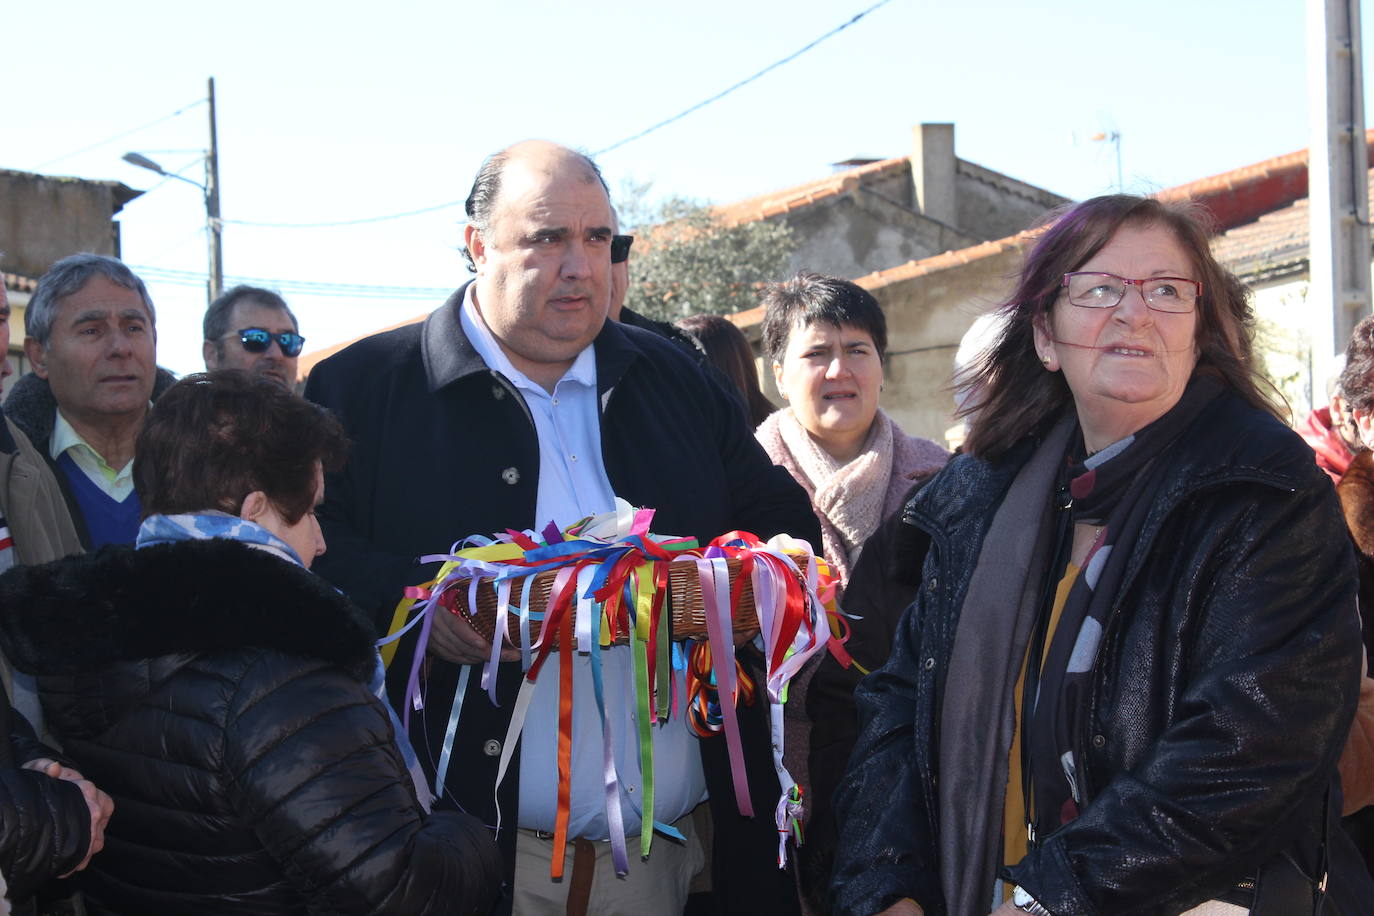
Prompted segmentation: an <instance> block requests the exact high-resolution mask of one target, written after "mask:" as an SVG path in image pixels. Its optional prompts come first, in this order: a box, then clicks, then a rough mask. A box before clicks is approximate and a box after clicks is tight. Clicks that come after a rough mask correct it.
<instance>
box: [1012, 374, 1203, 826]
mask: <svg viewBox="0 0 1374 916" xmlns="http://www.w3.org/2000/svg"><path fill="white" fill-rule="evenodd" d="M1221 392H1222V383H1221V382H1220V381H1218V380H1217V379H1215V378H1213V377H1211V376H1199V377H1197V378H1195V379H1194V380H1193V381H1192V382H1190V383H1189V385H1188V388H1187V390H1186V391H1185V392H1184V394H1183V397H1182V398H1180V399H1179V402H1178V403H1177V404H1175V405H1174V406H1173V407H1172V408H1171V409H1170V410H1169V412H1168V413H1166V414H1164V416H1162V417H1160V418H1159V419H1158V420H1155V421H1154V422H1153V423H1151V424H1149V425H1148V426H1146V427H1144V428H1143V429H1140V430H1138V431H1137V432H1135V433H1134V434H1132V435H1130V436H1127V437H1126V438H1124V439H1121V440H1120V441H1118V442H1114V443H1112V444H1111V445H1109V446H1108V447H1107V448H1104V449H1103V450H1102V451H1100V452H1097V453H1096V454H1093V455H1085V449H1084V448H1083V445H1082V439H1081V437H1080V438H1079V439H1078V443H1077V445H1076V446H1071V447H1070V451H1069V454H1068V456H1067V457H1068V461H1067V468H1066V470H1065V472H1064V474H1063V476H1062V477H1061V496H1066V497H1068V498H1066V499H1062V500H1061V501H1060V503H1059V505H1061V506H1064V504H1065V503H1068V504H1069V505H1068V506H1067V507H1066V508H1067V509H1068V511H1066V512H1061V513H1060V515H1061V517H1060V524H1059V531H1060V534H1059V551H1058V554H1057V559H1056V560H1055V561H1054V562H1053V563H1052V564H1051V568H1050V570H1049V577H1048V578H1049V580H1050V581H1049V582H1048V583H1047V584H1046V586H1045V590H1044V599H1043V602H1042V611H1041V614H1040V618H1039V620H1038V621H1037V624H1036V630H1035V633H1034V636H1033V637H1032V643H1031V652H1030V662H1029V663H1028V667H1027V672H1026V682H1025V683H1026V688H1025V696H1026V697H1028V698H1034V701H1033V702H1030V701H1028V702H1026V703H1025V704H1024V705H1025V706H1026V707H1028V708H1027V709H1026V711H1025V712H1024V713H1023V723H1024V724H1025V729H1024V731H1023V732H1022V734H1023V735H1025V736H1027V739H1023V744H1022V756H1023V760H1022V765H1023V770H1022V771H1023V774H1026V776H1027V777H1028V778H1029V779H1030V785H1031V798H1033V800H1034V808H1033V809H1032V810H1033V812H1034V819H1035V828H1036V829H1035V833H1036V836H1037V837H1044V836H1047V835H1048V834H1050V833H1052V832H1053V831H1054V830H1055V829H1057V828H1058V827H1060V826H1062V825H1063V824H1066V823H1068V822H1069V821H1071V820H1073V819H1074V818H1075V817H1077V816H1078V812H1079V809H1080V808H1081V807H1082V805H1083V804H1085V803H1086V801H1087V799H1085V798H1084V797H1083V793H1082V787H1081V786H1080V785H1079V784H1078V779H1077V774H1078V771H1079V767H1078V761H1077V757H1076V755H1077V753H1078V750H1079V749H1078V746H1077V741H1076V738H1077V737H1078V736H1082V735H1086V734H1088V730H1089V726H1090V723H1089V722H1088V721H1087V718H1088V695H1089V692H1090V690H1091V688H1092V671H1093V666H1094V663H1095V661H1096V659H1097V652H1098V649H1099V647H1100V644H1101V639H1102V634H1103V631H1104V629H1105V627H1106V625H1107V623H1108V622H1109V618H1110V616H1111V614H1112V613H1113V609H1114V608H1115V607H1116V602H1117V599H1118V598H1120V594H1119V589H1120V586H1121V580H1122V576H1123V574H1124V573H1125V567H1126V561H1127V559H1128V558H1129V557H1130V555H1131V553H1132V552H1133V551H1132V548H1133V547H1134V546H1135V542H1136V539H1137V538H1138V537H1139V535H1140V532H1141V529H1142V527H1143V525H1144V522H1145V517H1146V515H1147V514H1148V513H1149V511H1150V509H1151V508H1152V507H1153V506H1154V497H1155V494H1156V493H1157V485H1158V482H1157V481H1156V479H1155V477H1156V474H1155V473H1154V472H1155V471H1157V470H1158V468H1157V467H1156V464H1155V458H1156V457H1158V456H1159V455H1161V454H1163V453H1165V452H1166V450H1167V449H1168V448H1169V447H1170V446H1171V445H1172V444H1173V443H1174V442H1176V441H1177V440H1178V439H1179V438H1180V437H1181V436H1182V435H1183V434H1184V432H1185V431H1186V430H1187V428H1188V426H1189V425H1190V424H1191V423H1192V422H1193V421H1194V420H1195V419H1196V418H1197V416H1198V415H1199V414H1200V413H1201V412H1202V410H1203V409H1204V408H1206V406H1207V405H1208V404H1210V403H1211V402H1212V401H1213V400H1214V399H1215V398H1216V397H1217V396H1218V395H1220V394H1221ZM1077 523H1087V524H1091V525H1098V526H1101V531H1100V532H1099V533H1098V535H1097V538H1096V539H1095V540H1094V541H1093V544H1092V546H1091V547H1090V548H1089V550H1088V553H1087V556H1086V557H1085V558H1084V560H1083V564H1082V567H1081V569H1080V572H1079V575H1078V577H1077V579H1076V580H1075V581H1074V583H1073V585H1072V587H1071V588H1070V590H1069V594H1068V596H1067V598H1066V599H1065V601H1064V607H1063V610H1062V612H1061V614H1060V618H1059V623H1058V625H1057V627H1056V628H1055V632H1054V636H1053V638H1052V639H1051V640H1050V645H1049V650H1048V652H1045V651H1043V649H1044V640H1045V629H1046V627H1047V626H1048V621H1049V616H1050V609H1051V607H1052V605H1053V603H1054V596H1055V592H1056V591H1057V587H1058V582H1059V579H1060V578H1061V577H1062V576H1063V574H1064V572H1065V566H1066V565H1067V563H1068V560H1069V549H1070V545H1071V544H1072V541H1073V526H1074V525H1075V524H1077ZM1042 657H1043V660H1044V661H1043V664H1042V665H1041V666H1039V670H1038V672H1037V670H1036V669H1037V666H1036V664H1035V662H1036V661H1038V660H1040V659H1041V658H1042ZM1027 764H1029V765H1028V766H1027ZM1023 778H1025V777H1023Z"/></svg>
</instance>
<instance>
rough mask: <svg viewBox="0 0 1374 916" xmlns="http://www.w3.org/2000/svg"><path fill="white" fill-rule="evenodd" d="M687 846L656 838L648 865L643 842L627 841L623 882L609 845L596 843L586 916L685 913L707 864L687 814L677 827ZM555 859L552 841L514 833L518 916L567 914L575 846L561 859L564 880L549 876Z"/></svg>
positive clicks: (636, 840) (637, 839)
mask: <svg viewBox="0 0 1374 916" xmlns="http://www.w3.org/2000/svg"><path fill="white" fill-rule="evenodd" d="M673 826H674V827H676V828H677V829H678V830H679V831H681V832H682V835H683V836H684V837H686V839H687V843H686V844H685V845H684V844H681V843H676V842H674V841H673V840H670V839H668V838H667V837H664V836H656V837H654V843H653V848H652V849H651V850H650V853H649V861H647V862H644V861H641V860H640V858H639V838H638V837H630V838H628V844H629V847H630V849H629V854H630V872H629V874H627V875H626V876H625V877H624V878H618V877H616V874H615V865H614V864H613V863H612V861H611V844H610V843H597V844H596V872H595V874H594V876H593V877H592V890H591V899H590V900H589V902H588V905H587V912H588V913H595V914H596V916H645V914H652V913H673V914H676V913H681V912H682V908H683V907H684V906H686V904H687V893H688V889H689V888H690V886H691V884H692V878H693V877H694V876H695V875H696V874H697V872H699V871H701V869H702V866H703V865H704V864H705V862H706V855H705V853H704V852H703V851H702V848H701V843H700V842H699V840H698V838H697V834H696V830H695V829H694V827H693V825H692V816H691V815H690V814H689V815H687V816H686V817H684V818H682V819H681V820H680V821H678V822H677V823H676V824H674V825H673ZM552 861H553V841H552V840H548V839H544V838H543V837H541V836H539V835H537V834H535V833H534V832H533V831H530V830H517V831H516V833H515V888H514V895H513V897H514V906H513V913H514V916H563V914H564V913H565V912H566V910H567V904H568V885H569V879H570V877H571V876H572V867H573V844H572V843H571V842H569V843H568V848H567V853H566V855H565V856H564V861H563V879H562V880H561V881H554V880H553V879H551V878H550V877H549V866H550V864H551V863H552Z"/></svg>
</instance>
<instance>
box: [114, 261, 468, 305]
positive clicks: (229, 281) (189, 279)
mask: <svg viewBox="0 0 1374 916" xmlns="http://www.w3.org/2000/svg"><path fill="white" fill-rule="evenodd" d="M130 269H131V270H133V271H134V272H135V273H137V274H138V275H139V276H140V277H142V278H143V279H144V280H145V281H146V280H156V281H159V282H162V283H170V284H172V285H173V286H204V285H205V283H206V280H207V279H208V277H206V275H205V274H203V273H200V272H198V271H194V270H173V269H171V268H166V267H150V266H146V265H136V264H131V265H130ZM224 279H225V285H226V286H230V285H235V284H239V283H245V284H248V285H249V286H260V287H266V288H268V289H275V290H278V291H280V292H283V293H300V294H302V295H309V296H342V297H350V298H358V299H435V298H441V297H446V296H448V295H450V294H451V293H452V292H453V289H452V288H451V287H435V286H369V285H367V284H362V283H328V282H320V281H314V280H277V279H269V278H265V277H239V276H232V277H230V276H226V277H225V278H224Z"/></svg>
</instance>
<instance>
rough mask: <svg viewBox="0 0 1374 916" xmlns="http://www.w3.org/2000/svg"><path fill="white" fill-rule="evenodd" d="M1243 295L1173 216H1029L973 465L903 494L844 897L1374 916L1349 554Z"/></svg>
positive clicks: (870, 906) (844, 849) (1120, 198)
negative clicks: (899, 601) (908, 592)
mask: <svg viewBox="0 0 1374 916" xmlns="http://www.w3.org/2000/svg"><path fill="white" fill-rule="evenodd" d="M1247 296H1248V291H1247V290H1246V289H1245V288H1244V287H1243V286H1242V285H1241V284H1240V283H1239V281H1237V280H1236V279H1235V277H1233V276H1231V275H1230V274H1229V273H1227V272H1226V271H1225V269H1224V268H1222V267H1221V266H1220V265H1219V264H1218V263H1217V262H1216V260H1215V259H1214V258H1213V257H1212V254H1211V251H1210V249H1209V246H1208V238H1207V233H1206V231H1205V229H1204V227H1203V224H1202V223H1201V222H1200V221H1199V219H1198V217H1197V216H1196V214H1195V213H1194V212H1193V211H1191V210H1189V209H1188V208H1186V207H1181V206H1175V205H1171V204H1166V203H1162V202H1160V201H1158V200H1153V199H1149V198H1139V197H1133V196H1129V195H1112V196H1107V197H1099V198H1095V199H1093V200H1089V201H1085V202H1084V203H1081V204H1077V205H1073V206H1071V207H1068V208H1066V209H1065V210H1064V211H1062V212H1060V213H1058V214H1057V215H1056V217H1055V218H1054V220H1053V221H1052V223H1051V224H1050V225H1049V226H1048V227H1047V228H1045V229H1044V230H1043V232H1042V233H1041V235H1040V237H1039V239H1038V240H1037V241H1036V243H1035V245H1034V247H1033V249H1032V250H1031V252H1030V253H1029V254H1028V256H1027V258H1026V263H1025V266H1024V268H1023V270H1022V272H1021V276H1020V281H1019V283H1018V285H1017V288H1016V291H1015V292H1014V293H1013V294H1012V296H1011V298H1010V300H1009V302H1008V303H1007V305H1006V306H1005V307H1004V308H1003V312H1004V314H1005V316H1006V321H1005V323H1004V325H1003V327H1002V331H1001V334H1000V337H999V338H998V340H997V341H996V342H995V343H994V344H993V345H992V346H991V347H990V348H989V349H988V350H987V351H986V352H985V354H984V356H983V358H982V359H981V360H980V361H978V362H976V363H975V367H976V368H975V369H974V371H973V373H972V375H971V376H970V377H968V378H966V379H965V380H964V381H965V383H966V384H968V385H969V387H970V388H971V390H973V392H974V394H973V399H972V402H970V403H969V404H967V405H966V406H965V412H966V413H968V414H970V415H972V416H973V417H974V420H973V425H972V428H971V430H970V431H969V435H968V437H967V439H966V440H965V448H966V450H967V451H966V453H965V454H963V455H960V456H959V457H957V458H955V459H954V460H953V461H951V462H950V464H949V465H948V466H947V467H946V468H945V469H944V470H943V471H942V472H941V473H940V474H939V475H938V476H937V477H936V478H935V479H934V480H933V481H931V482H930V483H929V484H928V485H927V486H926V487H925V488H924V489H922V490H921V492H920V493H919V494H917V495H916V496H915V497H914V498H913V499H912V500H911V501H909V502H908V503H907V505H906V506H905V507H904V509H903V514H902V519H903V521H904V524H905V525H906V526H907V527H909V528H910V529H911V536H910V537H908V538H906V539H905V540H904V541H903V543H904V544H906V545H907V555H906V556H904V557H903V558H902V562H903V563H904V564H911V565H912V566H913V567H914V568H915V569H918V570H919V575H918V576H917V579H918V584H917V587H916V590H915V601H914V602H913V603H912V604H911V605H910V607H909V608H908V609H907V610H906V612H905V613H904V614H903V615H902V616H901V620H900V623H899V624H898V625H897V627H896V634H895V637H894V641H893V647H892V653H891V656H890V658H889V659H888V661H887V663H886V665H884V666H883V667H882V668H881V669H879V670H878V671H875V672H874V673H873V674H872V675H871V676H870V677H868V678H867V679H865V680H864V681H863V682H862V683H861V684H860V685H859V687H858V690H857V691H856V694H855V698H856V702H857V705H858V709H859V721H860V731H859V736H858V742H857V746H856V747H855V749H854V753H853V755H852V757H851V758H850V766H849V769H848V772H847V773H846V774H845V777H844V779H843V780H842V782H841V785H840V789H839V791H838V793H837V795H836V799H835V810H836V816H837V819H838V821H839V824H840V845H839V849H838V852H837V857H836V864H835V869H834V877H833V883H832V886H831V891H832V901H833V903H834V904H835V911H836V912H837V913H839V914H844V916H861V914H862V916H867V914H871V913H878V912H882V913H886V914H893V916H895V914H919V913H923V912H924V913H927V914H935V913H941V914H949V916H984V914H986V913H988V912H989V911H990V910H994V911H995V912H996V913H997V914H998V916H1002V914H1013V913H1035V914H1041V916H1045V914H1053V916H1080V914H1082V916H1087V914H1098V913H1139V914H1150V916H1174V914H1178V913H1182V912H1187V913H1190V914H1204V913H1205V914H1217V916H1220V914H1232V913H1235V914H1244V913H1252V914H1254V916H1262V914H1283V916H1297V914H1312V913H1316V912H1319V911H1320V912H1324V913H1326V914H1327V916H1334V914H1337V913H1341V914H1350V913H1357V912H1368V910H1369V903H1370V901H1371V900H1374V886H1371V883H1370V880H1369V875H1368V874H1366V873H1365V872H1364V869H1363V868H1362V867H1361V865H1360V863H1359V862H1358V861H1357V860H1355V858H1354V856H1353V850H1352V849H1351V847H1350V845H1349V841H1348V840H1347V839H1346V838H1345V837H1344V835H1343V834H1342V833H1341V831H1340V830H1339V829H1334V830H1333V829H1332V828H1333V825H1334V824H1335V823H1336V819H1337V817H1338V816H1339V813H1340V802H1339V800H1340V782H1339V779H1338V777H1337V776H1336V761H1337V757H1338V755H1339V754H1340V751H1341V748H1342V745H1343V744H1344V742H1345V739H1346V736H1347V735H1348V733H1349V730H1350V723H1351V717H1352V715H1353V713H1354V709H1355V700H1356V694H1357V690H1358V686H1359V680H1360V634H1359V621H1358V619H1357V616H1356V612H1355V571H1354V563H1353V559H1352V556H1351V552H1350V548H1349V545H1348V544H1347V543H1346V539H1345V537H1344V536H1343V534H1342V530H1341V528H1342V526H1341V519H1340V514H1339V507H1338V506H1337V504H1336V501H1335V494H1334V493H1333V491H1332V488H1331V486H1330V484H1329V483H1328V482H1327V480H1326V478H1325V477H1324V475H1323V474H1322V473H1321V472H1320V471H1319V470H1318V469H1317V467H1316V465H1315V464H1314V463H1313V461H1312V454H1311V452H1310V450H1308V448H1307V447H1306V445H1304V443H1303V442H1302V440H1301V439H1300V438H1298V436H1297V435H1296V434H1295V433H1294V432H1293V431H1292V430H1291V429H1289V428H1288V427H1287V426H1286V425H1285V424H1284V423H1282V422H1281V421H1280V420H1279V418H1278V417H1277V416H1276V410H1275V408H1274V407H1273V406H1272V404H1271V402H1270V400H1269V398H1268V397H1266V395H1265V388H1264V384H1265V383H1264V382H1263V381H1262V380H1261V378H1260V377H1259V376H1258V375H1257V371H1256V368H1255V361H1254V360H1253V358H1252V352H1251V345H1250V336H1249V324H1250V321H1251V313H1250V309H1249V304H1248V301H1247ZM999 879H1001V880H1000V881H999Z"/></svg>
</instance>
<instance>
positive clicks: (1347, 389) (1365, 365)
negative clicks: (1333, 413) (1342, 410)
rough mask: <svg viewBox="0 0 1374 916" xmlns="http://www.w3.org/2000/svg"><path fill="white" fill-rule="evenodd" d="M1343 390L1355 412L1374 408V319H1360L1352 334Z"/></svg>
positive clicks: (1342, 371) (1373, 316)
mask: <svg viewBox="0 0 1374 916" xmlns="http://www.w3.org/2000/svg"><path fill="white" fill-rule="evenodd" d="M1339 387H1340V392H1341V395H1342V396H1343V397H1344V398H1345V402H1346V403H1347V404H1349V405H1350V407H1351V408H1352V409H1355V410H1370V409H1371V408H1374V315H1370V316H1367V317H1365V318H1362V319H1360V323H1359V324H1357V325H1355V330H1354V331H1352V332H1351V334H1350V344H1349V345H1348V346H1347V347H1346V348H1345V368H1344V369H1342V370H1341V375H1340V382H1339Z"/></svg>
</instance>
